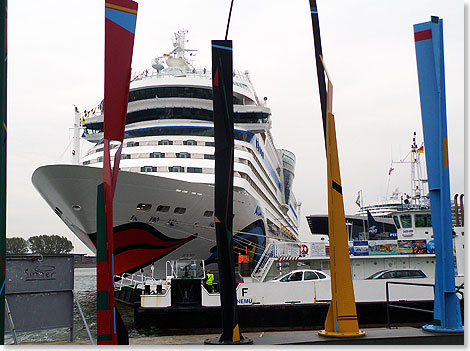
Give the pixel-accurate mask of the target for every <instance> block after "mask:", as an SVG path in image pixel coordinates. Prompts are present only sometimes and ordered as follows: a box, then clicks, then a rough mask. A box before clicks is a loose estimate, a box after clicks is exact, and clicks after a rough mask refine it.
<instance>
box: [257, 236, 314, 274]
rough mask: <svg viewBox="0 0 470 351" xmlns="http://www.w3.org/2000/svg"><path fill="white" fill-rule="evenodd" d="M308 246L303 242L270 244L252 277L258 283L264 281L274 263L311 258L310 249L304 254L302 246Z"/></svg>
mask: <svg viewBox="0 0 470 351" xmlns="http://www.w3.org/2000/svg"><path fill="white" fill-rule="evenodd" d="M306 244H307V243H303V242H292V243H270V244H269V245H268V246H266V248H265V250H264V252H263V253H262V255H261V258H260V259H259V261H258V264H257V265H256V266H255V269H254V270H253V273H252V274H251V277H252V278H253V279H255V280H257V281H264V279H265V278H266V275H267V274H268V271H269V269H270V268H271V266H272V263H273V262H274V261H276V260H280V259H288V260H293V259H295V260H298V259H300V258H306V257H309V255H308V249H307V251H306V252H304V254H302V252H303V249H302V246H306Z"/></svg>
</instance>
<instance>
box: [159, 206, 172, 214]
mask: <svg viewBox="0 0 470 351" xmlns="http://www.w3.org/2000/svg"><path fill="white" fill-rule="evenodd" d="M169 210H170V206H164V205H158V207H157V212H168V211H169Z"/></svg>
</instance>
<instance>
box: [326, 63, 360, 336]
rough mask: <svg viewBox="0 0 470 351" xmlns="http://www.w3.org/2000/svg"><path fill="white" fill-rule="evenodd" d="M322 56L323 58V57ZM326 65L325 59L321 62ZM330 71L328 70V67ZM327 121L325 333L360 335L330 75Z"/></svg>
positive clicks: (330, 334)
mask: <svg viewBox="0 0 470 351" xmlns="http://www.w3.org/2000/svg"><path fill="white" fill-rule="evenodd" d="M320 58H321V57H320ZM321 63H322V64H323V61H321ZM323 67H324V64H323ZM325 73H326V69H325ZM326 75H327V78H328V82H327V83H328V89H327V123H326V161H327V162H326V166H327V187H328V233H329V241H330V276H331V303H330V307H329V309H328V313H327V315H326V320H325V329H324V330H321V331H319V332H318V334H319V335H322V336H331V337H340V338H346V337H349V338H351V337H359V336H364V335H365V332H364V331H362V330H359V325H358V322H357V313H356V301H355V298H354V287H353V282H352V273H351V263H350V260H349V246H348V234H347V229H346V218H345V215H344V202H343V189H342V186H341V174H340V168H339V158H338V147H337V142H336V130H335V120H334V116H333V113H332V106H333V85H332V84H331V81H330V79H329V77H328V73H326Z"/></svg>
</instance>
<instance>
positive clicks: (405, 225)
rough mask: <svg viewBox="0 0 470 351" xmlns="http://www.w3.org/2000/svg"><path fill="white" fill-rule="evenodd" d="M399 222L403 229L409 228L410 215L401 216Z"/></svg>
mask: <svg viewBox="0 0 470 351" xmlns="http://www.w3.org/2000/svg"><path fill="white" fill-rule="evenodd" d="M400 220H401V224H402V226H403V228H411V215H401V216H400Z"/></svg>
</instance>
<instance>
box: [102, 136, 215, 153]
mask: <svg viewBox="0 0 470 351" xmlns="http://www.w3.org/2000/svg"><path fill="white" fill-rule="evenodd" d="M212 144H214V143H213V142H210V141H206V143H205V145H206V146H215V145H212ZM158 145H173V140H168V139H163V140H159V141H158ZM183 145H191V146H195V145H197V141H196V140H183ZM126 146H127V147H134V146H139V142H138V141H128V142H127V144H126ZM103 150H104V149H103V148H99V149H96V152H99V151H103Z"/></svg>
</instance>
